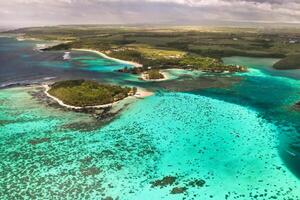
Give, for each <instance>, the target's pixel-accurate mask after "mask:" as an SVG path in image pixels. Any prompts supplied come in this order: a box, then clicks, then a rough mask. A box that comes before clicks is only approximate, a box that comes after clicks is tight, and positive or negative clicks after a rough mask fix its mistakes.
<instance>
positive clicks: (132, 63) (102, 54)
mask: <svg viewBox="0 0 300 200" xmlns="http://www.w3.org/2000/svg"><path fill="white" fill-rule="evenodd" d="M72 50H73V51H87V52H93V53H96V54H98V55H100V56H101V57H103V58H106V59H109V60H113V61H116V62H119V63H123V64H128V65H132V66H134V67H143V65H142V64H139V63H136V62H132V61H126V60H121V59H117V58H112V57H109V56H108V55H106V54H104V53H102V52H100V51H97V50H93V49H72Z"/></svg>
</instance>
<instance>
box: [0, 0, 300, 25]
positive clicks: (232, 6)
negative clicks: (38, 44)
mask: <svg viewBox="0 0 300 200" xmlns="http://www.w3.org/2000/svg"><path fill="white" fill-rule="evenodd" d="M0 8H1V12H0V25H1V24H5V23H6V24H18V25H31V24H32V25H42V24H68V23H77V24H79V23H143V22H145V23H160V22H161V23H168V22H171V23H176V22H177V23H182V22H186V23H188V22H193V23H199V24H201V23H202V22H204V21H208V20H214V21H223V20H224V21H229V20H233V21H268V22H300V1H298V0H9V1H5V0H0Z"/></svg>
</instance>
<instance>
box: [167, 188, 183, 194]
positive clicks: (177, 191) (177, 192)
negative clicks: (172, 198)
mask: <svg viewBox="0 0 300 200" xmlns="http://www.w3.org/2000/svg"><path fill="white" fill-rule="evenodd" d="M186 190H187V188H186V187H174V188H173V189H172V190H171V192H170V194H181V193H184V192H186Z"/></svg>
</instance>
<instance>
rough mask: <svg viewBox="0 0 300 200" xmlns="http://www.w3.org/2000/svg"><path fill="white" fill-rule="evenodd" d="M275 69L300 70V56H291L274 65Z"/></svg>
mask: <svg viewBox="0 0 300 200" xmlns="http://www.w3.org/2000/svg"><path fill="white" fill-rule="evenodd" d="M273 67H274V68H275V69H300V54H298V55H290V56H287V57H286V58H283V59H282V60H280V61H278V62H277V63H275V64H274V65H273Z"/></svg>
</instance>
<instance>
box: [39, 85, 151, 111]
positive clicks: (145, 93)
mask: <svg viewBox="0 0 300 200" xmlns="http://www.w3.org/2000/svg"><path fill="white" fill-rule="evenodd" d="M42 86H43V88H44V89H45V90H44V93H45V94H46V96H47V97H49V98H51V99H52V100H54V101H55V102H57V103H58V104H59V105H60V106H62V107H65V108H68V109H74V110H82V109H87V108H96V109H97V108H109V107H112V106H114V105H116V104H118V103H120V102H122V101H124V100H126V99H129V98H136V99H143V98H145V97H148V96H151V95H153V92H150V91H147V90H145V89H141V88H138V90H137V92H136V94H135V95H133V96H128V97H126V98H124V99H121V100H119V101H116V102H113V103H109V104H103V105H96V106H85V107H79V106H72V105H68V104H65V103H64V102H63V101H62V100H60V99H58V98H56V97H54V96H52V95H51V94H49V93H48V91H49V90H50V87H49V85H47V84H43V85H42Z"/></svg>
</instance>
